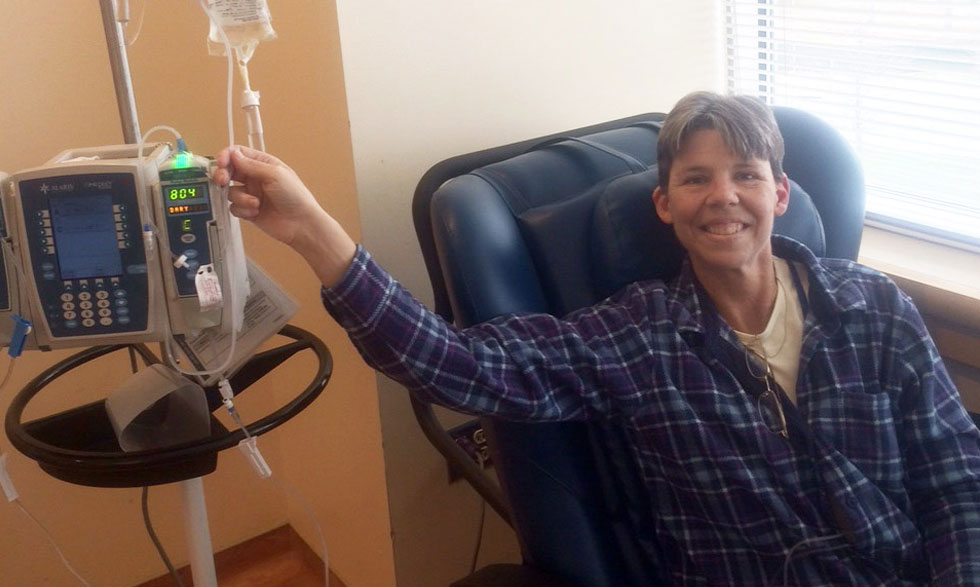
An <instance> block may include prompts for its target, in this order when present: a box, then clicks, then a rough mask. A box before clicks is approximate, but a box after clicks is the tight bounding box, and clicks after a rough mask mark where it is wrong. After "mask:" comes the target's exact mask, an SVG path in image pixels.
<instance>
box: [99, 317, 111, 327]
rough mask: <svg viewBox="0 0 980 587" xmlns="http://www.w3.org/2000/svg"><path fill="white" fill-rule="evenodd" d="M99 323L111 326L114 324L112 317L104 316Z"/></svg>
mask: <svg viewBox="0 0 980 587" xmlns="http://www.w3.org/2000/svg"><path fill="white" fill-rule="evenodd" d="M99 324H101V325H103V326H109V325H110V324H112V318H102V319H100V320H99Z"/></svg>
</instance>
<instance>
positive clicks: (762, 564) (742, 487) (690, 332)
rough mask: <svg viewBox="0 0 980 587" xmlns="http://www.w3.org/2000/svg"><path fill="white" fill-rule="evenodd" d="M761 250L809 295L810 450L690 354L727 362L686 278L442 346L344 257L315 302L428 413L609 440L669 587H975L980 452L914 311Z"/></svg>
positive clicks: (490, 328)
mask: <svg viewBox="0 0 980 587" xmlns="http://www.w3.org/2000/svg"><path fill="white" fill-rule="evenodd" d="M773 242H774V250H775V252H776V254H777V255H778V256H780V257H782V258H785V259H787V260H790V261H793V262H797V263H801V264H802V265H803V266H804V267H805V268H806V271H807V277H808V281H809V284H810V285H809V292H808V301H809V312H808V315H807V317H806V324H805V326H804V335H803V348H802V352H801V357H800V361H801V362H800V374H799V383H798V387H797V390H796V391H797V397H798V402H799V404H798V408H799V412H800V414H801V415H802V417H803V418H804V419H805V420H806V422H807V423H808V424H809V427H810V429H811V434H812V438H813V439H814V441H813V443H812V446H811V447H810V449H809V450H807V449H801V448H800V447H799V446H798V444H794V443H791V442H787V440H785V439H784V438H782V437H781V436H779V435H778V434H775V433H773V432H772V431H771V430H770V429H769V428H768V427H767V426H766V424H765V422H764V421H763V419H762V416H761V414H760V413H759V410H758V407H757V403H756V400H755V398H754V396H753V395H752V394H751V393H748V392H746V390H744V389H743V388H742V387H741V385H740V384H739V382H738V380H737V379H736V378H735V377H734V376H733V374H732V372H731V371H730V370H729V368H728V367H727V366H726V364H724V363H723V361H721V360H720V359H719V358H718V357H716V356H712V355H711V354H709V353H708V352H707V351H706V349H707V348H708V346H710V345H707V344H706V341H708V340H709V338H711V337H717V340H718V341H719V342H720V343H721V344H727V345H732V346H733V347H737V348H738V349H739V351H741V346H740V344H739V342H738V340H737V338H736V336H735V334H734V333H733V332H732V331H731V329H730V328H728V327H727V325H725V324H724V322H723V321H721V320H720V319H717V315H716V314H714V317H715V319H713V320H709V319H707V318H709V316H708V315H707V314H706V313H707V312H709V311H710V312H713V310H709V309H707V308H705V307H703V306H702V304H701V303H699V300H698V288H699V287H700V286H699V285H698V284H697V283H696V281H695V279H694V277H693V272H692V271H691V269H690V266H689V265H685V267H684V269H683V270H682V273H681V275H680V276H679V277H678V278H677V279H675V280H674V281H672V282H671V283H669V284H665V283H663V282H659V281H650V282H643V283H636V284H632V285H631V286H629V287H627V288H625V289H624V290H623V291H621V292H619V293H618V294H616V295H614V296H612V297H611V298H609V299H608V300H605V301H604V302H602V303H600V304H598V305H596V306H594V307H592V308H587V309H583V310H580V311H578V312H575V313H573V314H571V315H569V316H566V317H564V318H562V319H559V318H556V317H553V316H550V315H520V316H509V317H501V318H499V319H496V320H492V321H490V322H487V323H483V324H479V325H477V326H474V327H472V328H468V329H464V330H458V329H456V328H454V327H453V326H451V325H449V324H447V323H446V322H445V321H444V320H442V319H441V318H439V317H438V316H435V315H434V314H432V313H431V312H429V311H428V310H426V309H425V308H424V307H423V306H422V305H421V304H420V303H419V302H417V301H416V300H415V299H414V298H412V297H411V295H410V294H409V293H408V292H406V291H405V290H404V289H403V288H402V287H401V286H400V285H399V284H398V283H397V282H396V281H394V280H393V279H392V278H391V276H390V275H388V274H387V273H386V272H385V271H384V270H383V269H381V268H380V267H379V266H378V265H377V264H375V263H374V262H373V260H372V259H371V258H370V255H369V254H368V253H367V252H366V251H365V250H364V249H359V251H358V254H357V256H356V258H355V260H354V263H353V265H352V267H351V269H350V270H349V271H348V273H347V275H346V276H345V277H344V279H343V281H341V283H339V284H338V285H337V286H335V287H334V288H332V289H325V290H324V292H323V300H324V304H325V306H326V308H327V310H328V311H329V312H330V314H331V315H332V316H333V317H334V318H335V319H336V320H337V321H338V322H339V323H340V324H341V326H343V327H344V328H345V329H346V330H347V331H348V333H349V335H350V337H351V340H352V341H353V342H354V344H355V345H356V346H357V348H358V349H359V351H360V352H361V354H362V356H363V357H364V359H365V360H366V361H367V362H368V364H369V365H371V366H372V367H373V368H375V369H377V370H379V371H381V372H383V373H385V374H386V375H388V376H389V377H392V378H394V379H396V380H397V381H399V382H400V383H402V384H403V385H405V386H406V387H408V388H409V389H411V390H413V391H414V392H416V393H419V394H421V396H422V397H423V398H425V399H427V400H428V401H432V402H434V403H437V404H441V405H444V406H447V407H449V408H453V409H456V410H460V411H463V412H468V413H478V414H498V415H501V416H505V417H507V418H511V419H521V420H528V421H545V420H570V419H601V418H611V419H612V418H614V419H615V421H616V422H619V423H621V424H622V425H623V426H624V427H625V432H626V434H627V436H628V437H629V439H630V444H631V453H632V454H631V455H629V456H630V457H631V458H632V459H633V461H634V462H635V464H636V466H637V467H638V469H639V471H640V472H641V475H642V478H643V481H644V482H645V484H646V487H647V489H648V494H649V496H650V500H651V504H652V506H651V507H652V510H653V511H652V512H651V515H650V518H651V520H653V521H652V524H653V525H654V530H655V532H654V534H655V536H656V539H657V544H656V545H655V546H654V548H658V549H659V550H660V551H661V552H662V553H667V556H661V557H659V558H660V559H661V560H665V561H666V562H667V563H668V564H669V565H670V569H669V572H670V574H671V575H672V578H673V581H674V582H675V583H676V584H678V585H783V584H788V585H913V584H921V583H922V582H929V583H931V584H935V585H980V433H978V431H977V429H976V427H975V426H974V424H973V422H972V420H971V419H970V417H969V415H968V414H967V412H966V411H965V410H964V408H963V406H962V404H961V402H960V399H959V396H958V393H957V391H956V389H955V387H954V385H953V383H952V382H951V380H950V378H949V376H948V374H947V372H946V369H945V367H944V366H943V364H942V361H941V359H940V357H939V354H938V352H937V350H936V348H935V345H934V344H933V342H932V340H931V338H930V337H929V335H928V333H927V332H926V329H925V327H924V325H923V323H922V320H921V318H920V316H919V314H918V312H917V310H916V309H915V307H914V305H913V304H912V302H911V300H910V299H909V298H908V297H907V296H906V295H905V294H903V293H902V292H900V291H899V290H898V288H897V287H895V285H894V284H893V283H892V282H891V281H890V280H889V279H888V278H887V277H885V276H883V275H882V274H880V273H877V272H875V271H873V270H871V269H868V268H865V267H862V266H859V265H857V264H854V263H851V262H848V261H842V260H830V259H821V260H818V259H816V258H815V257H814V256H813V255H812V254H811V253H810V251H809V250H807V249H806V248H805V247H803V246H802V245H799V244H798V243H796V242H794V241H790V240H789V239H783V238H780V237H774V241H773ZM713 324H714V325H716V326H714V327H712V326H711V325H713ZM828 496H830V497H831V498H832V499H831V500H830V501H832V502H834V503H835V504H843V505H842V506H841V507H839V508H838V511H837V515H836V516H835V515H833V514H832V512H831V509H832V508H829V507H828V505H827V504H828ZM842 528H846V530H847V532H846V533H847V534H848V535H849V537H848V538H844V537H843V536H842V535H841V533H842ZM915 569H918V570H919V571H920V572H924V573H925V575H926V576H925V577H924V578H921V577H920V578H918V579H917V578H916V577H915V575H916V572H915V571H914V570H915ZM916 581H919V582H916Z"/></svg>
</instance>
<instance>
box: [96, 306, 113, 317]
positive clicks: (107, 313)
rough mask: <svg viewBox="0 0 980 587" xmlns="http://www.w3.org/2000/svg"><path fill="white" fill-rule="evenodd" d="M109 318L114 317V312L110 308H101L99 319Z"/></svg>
mask: <svg viewBox="0 0 980 587" xmlns="http://www.w3.org/2000/svg"><path fill="white" fill-rule="evenodd" d="M107 316H112V310H110V309H109V308H99V317H100V318H105V317H107Z"/></svg>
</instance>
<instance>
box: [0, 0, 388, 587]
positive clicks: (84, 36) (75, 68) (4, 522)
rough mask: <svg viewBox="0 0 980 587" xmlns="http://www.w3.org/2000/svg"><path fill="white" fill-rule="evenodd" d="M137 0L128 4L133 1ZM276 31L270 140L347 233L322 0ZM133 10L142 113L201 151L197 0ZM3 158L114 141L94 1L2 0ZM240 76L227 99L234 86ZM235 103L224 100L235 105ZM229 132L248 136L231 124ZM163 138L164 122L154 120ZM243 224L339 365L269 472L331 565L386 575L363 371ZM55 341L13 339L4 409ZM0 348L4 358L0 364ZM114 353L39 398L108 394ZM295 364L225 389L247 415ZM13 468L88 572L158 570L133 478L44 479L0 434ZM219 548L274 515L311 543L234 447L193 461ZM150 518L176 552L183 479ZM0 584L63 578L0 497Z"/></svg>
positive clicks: (290, 5) (208, 96)
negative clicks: (19, 343) (296, 497)
mask: <svg viewBox="0 0 980 587" xmlns="http://www.w3.org/2000/svg"><path fill="white" fill-rule="evenodd" d="M141 4H143V3H142V2H140V1H134V2H133V7H134V18H135V17H136V14H135V13H136V12H137V11H138V7H139V6H140V5H141ZM270 4H272V9H273V14H274V18H275V21H274V24H275V26H276V29H277V32H278V34H279V36H280V38H279V39H278V40H276V41H271V42H268V43H263V44H262V46H260V47H259V49H258V51H257V52H256V56H255V58H254V59H253V61H252V65H251V77H252V83H253V87H254V88H255V89H257V90H259V91H261V92H262V111H263V119H264V123H265V129H266V139H267V147H268V149H269V150H270V151H273V152H275V153H276V154H278V155H280V156H281V157H283V158H284V159H286V160H287V161H289V162H290V164H291V165H292V166H293V167H294V168H296V169H297V170H298V171H299V172H300V173H301V174H302V175H303V176H304V177H305V178H307V179H308V182H309V184H310V186H311V188H312V189H313V190H314V192H315V193H317V194H318V195H319V196H320V197H321V198H322V202H323V204H324V205H325V206H326V207H327V208H328V209H329V210H330V211H331V212H332V213H334V214H335V215H336V216H337V217H338V218H340V219H341V221H343V222H344V224H345V225H346V226H348V227H349V228H350V229H351V230H352V231H353V232H354V233H355V234H357V231H358V225H359V222H358V206H357V199H356V195H355V186H354V174H353V160H352V152H351V146H350V135H349V129H348V120H347V108H346V101H345V94H344V80H343V75H342V70H341V62H340V48H339V42H338V32H337V21H336V13H335V9H334V3H333V2H331V1H329V0H328V1H324V0H292V1H288V2H287V1H280V2H271V3H270ZM146 6H147V8H146V15H145V19H146V20H145V25H144V27H143V30H142V34H141V36H140V38H139V39H138V41H137V42H136V44H135V45H134V46H133V47H132V48H131V49H130V60H131V67H132V72H133V80H134V86H135V91H136V97H137V103H138V106H139V110H140V123H141V126H142V128H143V130H146V129H149V128H150V127H152V126H153V125H156V124H169V125H171V126H174V127H176V128H177V129H179V130H180V131H181V132H182V133H183V134H184V136H185V137H186V138H187V140H188V141H189V145H190V147H191V148H192V149H193V150H195V151H196V152H198V153H206V154H213V153H214V152H216V150H217V149H219V148H220V147H221V146H222V145H224V144H225V142H226V141H227V138H226V137H227V130H226V124H225V108H224V92H225V67H226V66H225V62H224V61H223V60H221V59H218V58H211V57H207V55H206V50H205V43H204V39H205V36H206V34H207V24H206V20H205V18H204V16H203V14H202V13H201V11H200V9H199V7H198V5H197V2H196V0H165V1H156V2H152V1H148V2H146ZM0 23H3V24H2V31H0V170H3V171H7V172H15V171H17V170H20V169H24V168H26V167H30V166H34V165H38V164H41V163H43V162H44V161H45V160H47V159H48V158H50V157H51V156H53V155H55V154H57V153H58V152H59V151H61V150H63V149H65V148H69V147H80V146H95V145H102V144H112V143H120V142H122V134H121V131H120V124H119V118H118V113H117V109H116V102H115V96H114V93H113V86H112V80H111V74H110V71H109V67H108V59H107V50H106V45H105V38H104V34H103V31H102V24H101V18H100V13H99V4H98V2H96V1H95V0H89V1H87V2H77V1H71V2H50V1H45V2H32V1H29V0H4V1H3V2H0ZM237 99H238V98H237V92H236V98H235V101H236V103H237ZM236 118H238V114H237V106H236ZM237 136H238V137H240V140H242V141H244V140H245V136H244V129H243V128H241V127H239V128H238V131H237ZM163 138H166V136H165V135H164V136H163ZM249 228H250V227H248V228H247V229H246V251H247V253H248V254H249V256H251V257H252V258H254V259H255V260H257V261H258V262H259V264H260V265H262V266H263V267H265V268H266V269H267V270H268V271H269V272H270V273H271V274H272V275H273V277H274V278H275V279H276V280H277V281H278V282H279V283H280V284H282V285H283V286H284V288H285V289H287V290H288V291H289V292H290V293H291V294H292V295H293V296H294V297H295V298H296V299H297V300H298V301H299V302H300V303H301V305H302V309H301V310H300V313H299V315H297V316H296V318H294V320H293V323H294V324H296V325H298V326H301V327H303V328H306V329H308V330H311V331H313V332H314V333H316V334H317V335H318V336H320V337H321V338H323V339H324V340H325V341H326V342H327V343H328V345H329V346H330V348H331V350H332V351H333V355H334V359H335V362H336V368H335V371H334V376H333V378H332V380H331V382H330V384H329V385H328V387H327V389H326V390H325V391H324V393H323V395H322V396H321V398H320V399H319V400H317V402H315V403H314V404H313V406H312V407H310V408H309V409H308V410H306V412H304V413H303V414H301V415H300V416H299V417H297V418H296V419H294V420H293V421H291V422H289V423H288V424H287V425H286V426H284V427H282V428H280V429H279V430H277V431H274V432H272V433H270V434H268V435H267V436H266V437H264V438H263V441H262V446H263V452H264V453H265V456H266V458H267V459H268V461H269V462H270V465H271V466H272V468H273V470H274V471H275V472H276V474H277V475H278V476H279V477H280V478H281V479H283V480H284V481H286V482H288V483H289V484H290V485H291V486H292V487H293V488H295V489H296V490H297V491H299V492H300V493H301V494H302V495H304V496H305V497H306V499H307V500H308V501H310V502H311V504H312V506H313V509H314V510H315V511H316V514H317V516H318V518H319V521H320V523H321V524H322V525H323V528H324V531H325V532H326V534H327V541H328V545H329V549H330V556H331V563H332V568H333V570H334V571H335V572H336V573H337V575H339V576H340V577H341V578H342V579H343V580H344V581H345V582H346V583H347V584H348V585H350V586H351V587H356V586H374V585H378V586H385V585H391V584H393V583H394V579H393V563H392V550H391V542H390V537H389V532H390V527H389V524H388V511H387V497H386V490H385V482H384V463H383V460H382V452H381V451H382V445H381V437H380V423H379V417H378V405H377V399H376V398H377V395H376V393H374V392H373V389H374V387H375V385H376V384H375V379H374V377H373V375H372V373H371V372H370V370H368V369H367V367H365V366H364V365H363V364H362V363H361V362H360V360H359V359H358V358H357V357H356V355H355V353H354V351H353V349H352V348H351V347H350V345H349V343H348V342H347V340H346V337H345V336H344V335H343V334H342V333H341V332H340V331H339V329H338V328H337V327H336V326H334V325H333V324H332V323H331V322H330V321H329V320H328V318H327V317H326V315H325V313H324V312H323V311H322V309H321V308H320V306H319V299H318V284H317V282H316V280H315V278H314V277H313V276H312V275H311V274H310V273H309V272H308V271H307V270H306V269H305V267H304V266H303V264H302V263H301V262H300V260H299V259H298V257H296V256H293V255H291V254H290V253H289V252H288V251H286V250H285V249H284V247H281V246H279V245H277V244H275V243H272V242H271V241H270V240H269V239H267V238H265V237H264V236H263V235H260V234H256V233H255V232H254V231H253V230H250V229H249ZM66 354H67V353H64V352H61V353H45V354H42V353H30V354H25V355H24V357H22V358H21V359H20V360H19V362H18V364H17V369H16V371H15V374H14V378H13V381H12V382H11V383H10V384H9V385H8V387H7V388H6V389H3V390H2V391H0V408H2V410H3V411H6V406H7V404H8V403H9V400H10V398H11V396H12V394H13V393H15V392H16V391H17V390H19V389H20V388H21V387H22V386H23V384H24V383H25V382H26V381H27V379H28V378H29V377H31V376H33V375H34V374H36V373H37V372H38V371H40V370H41V369H42V368H43V367H45V366H47V365H49V364H52V363H53V362H55V361H56V360H57V359H59V358H60V357H63V356H65V355H66ZM4 365H6V362H5V360H4V359H0V368H3V366H4ZM126 368H127V364H126V361H125V360H124V359H119V360H116V361H109V362H107V363H105V364H104V365H103V364H100V365H99V368H98V369H91V370H88V371H84V372H78V373H73V374H72V376H70V377H66V378H64V381H60V382H59V384H58V387H57V388H52V389H51V390H50V392H49V391H45V393H44V395H45V397H43V398H40V399H39V402H38V403H37V404H36V405H37V408H38V409H37V410H35V411H36V412H37V413H36V414H35V415H40V414H43V413H51V412H55V411H59V410H61V409H65V408H66V407H69V406H72V405H76V404H78V403H81V402H83V401H92V400H96V399H99V398H101V397H104V396H105V394H106V393H107V392H108V391H109V390H111V387H112V386H113V385H115V384H117V383H118V382H119V381H122V379H123V378H124V377H125V373H126ZM309 369H310V365H308V364H303V363H298V364H294V365H292V366H291V367H290V368H288V369H285V370H281V371H279V372H276V374H275V376H274V377H269V378H268V379H269V381H268V382H262V383H260V384H259V385H257V386H255V387H253V388H252V389H250V390H249V391H248V392H247V393H246V394H245V395H244V396H242V399H241V400H240V402H239V409H240V411H241V412H242V414H243V416H244V417H245V418H246V420H251V419H256V418H258V417H260V416H262V415H264V413H266V412H267V411H269V410H272V409H275V408H277V407H278V406H280V405H282V404H283V403H284V402H286V401H288V400H289V399H290V398H291V392H292V391H293V390H298V389H301V387H302V386H305V384H306V383H307V380H308V374H309V373H310V370H309ZM0 446H3V447H4V450H5V451H6V452H7V453H8V454H10V459H11V463H10V470H11V474H12V476H13V477H14V480H15V482H16V484H17V487H18V489H19V491H20V493H21V497H22V502H23V503H24V505H25V506H26V507H27V508H28V509H30V510H31V511H32V512H33V513H34V514H35V515H36V516H37V517H38V518H40V519H41V520H42V521H43V522H44V523H45V524H46V525H47V526H48V527H49V528H50V530H51V531H52V533H53V534H54V536H55V537H56V538H57V539H58V542H59V543H60V544H61V546H62V547H63V548H64V550H65V553H66V554H67V556H68V557H69V558H70V559H71V560H72V562H73V563H74V564H75V565H76V567H77V568H78V569H79V570H80V571H81V572H82V573H83V574H84V575H85V576H86V577H87V578H88V579H89V581H90V582H91V583H92V584H93V585H100V586H113V585H120V586H122V585H132V584H135V583H137V582H140V581H143V580H146V579H148V578H150V577H154V576H157V575H160V574H162V573H163V572H164V569H163V566H162V564H161V563H160V562H159V560H158V559H157V557H156V554H155V551H153V549H152V546H151V545H150V542H149V540H148V539H147V537H146V534H145V531H144V530H143V527H142V522H141V519H140V509H139V490H138V489H94V488H86V487H81V486H76V485H71V484H67V483H64V482H61V481H57V480H55V479H53V478H51V477H49V476H47V475H46V474H44V473H43V472H41V471H40V470H39V469H38V467H37V465H36V464H35V463H34V462H32V461H30V460H28V459H26V458H24V457H22V456H21V455H20V454H18V453H16V451H13V450H12V449H11V448H10V446H9V442H8V441H7V439H6V437H4V438H3V439H2V440H0ZM205 490H206V495H207V499H208V506H209V519H210V523H211V530H212V538H213V541H214V546H215V548H216V549H220V548H224V547H227V546H230V545H232V544H235V543H238V542H240V541H242V540H244V539H246V538H249V537H251V536H254V535H256V534H259V533H261V532H264V531H266V530H268V529H271V528H273V527H275V526H277V525H280V524H282V523H285V522H287V521H289V522H291V523H293V525H294V526H296V527H297V528H298V529H299V530H300V532H301V533H302V535H303V536H304V537H305V538H306V539H307V541H309V542H311V543H312V544H314V545H317V546H316V547H317V548H319V547H318V544H319V543H318V542H317V540H316V536H315V531H314V529H313V527H312V526H311V525H310V524H309V523H308V522H307V521H306V518H305V515H304V514H303V512H302V511H301V509H300V507H299V506H298V505H297V504H295V503H293V502H292V501H290V500H287V499H286V498H285V497H284V496H283V495H282V494H281V493H280V492H279V491H277V490H276V489H275V488H274V487H272V486H271V485H270V484H268V483H265V482H262V481H260V480H258V479H257V478H256V477H255V476H254V475H253V474H252V473H251V471H250V470H249V469H248V468H247V466H246V465H245V464H244V463H243V460H242V458H241V456H240V455H239V454H238V453H237V451H229V452H227V453H224V454H222V456H221V458H220V460H219V465H218V470H217V471H216V472H215V473H213V474H212V475H209V476H207V477H206V478H205ZM150 496H151V497H150V499H151V513H152V515H153V518H154V521H155V523H156V525H157V530H158V532H159V534H160V536H161V538H162V540H163V541H164V543H165V544H166V545H167V546H168V547H169V551H170V554H171V556H172V558H173V559H174V560H175V562H178V563H183V562H186V550H185V547H184V536H183V527H182V524H181V518H180V513H181V511H182V510H181V507H180V502H179V493H178V491H177V490H176V488H174V487H172V486H171V487H162V488H155V489H153V490H152V491H151V493H150ZM0 528H3V529H4V531H3V532H0V584H3V585H40V584H45V585H72V584H75V583H74V582H73V580H72V578H71V577H70V575H69V574H68V573H67V571H65V570H64V569H63V568H62V567H61V565H60V564H59V563H58V560H57V558H56V555H55V554H54V553H53V552H52V551H51V550H50V549H49V548H48V546H47V545H46V543H45V542H44V539H43V538H42V537H41V535H40V534H39V533H38V531H37V530H36V529H35V528H34V527H33V526H32V525H31V524H30V523H29V522H27V521H26V519H25V518H24V517H23V516H22V515H21V514H20V512H19V511H17V510H16V509H15V508H14V507H13V506H12V505H9V504H7V503H6V502H4V503H2V504H0Z"/></svg>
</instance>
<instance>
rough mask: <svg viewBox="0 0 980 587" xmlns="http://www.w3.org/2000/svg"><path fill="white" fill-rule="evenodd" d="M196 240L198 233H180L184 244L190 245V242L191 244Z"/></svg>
mask: <svg viewBox="0 0 980 587" xmlns="http://www.w3.org/2000/svg"><path fill="white" fill-rule="evenodd" d="M196 240H197V236H196V235H193V234H190V233H188V234H182V235H180V242H182V243H184V244H188V245H189V244H191V243H192V242H194V241H196Z"/></svg>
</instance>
